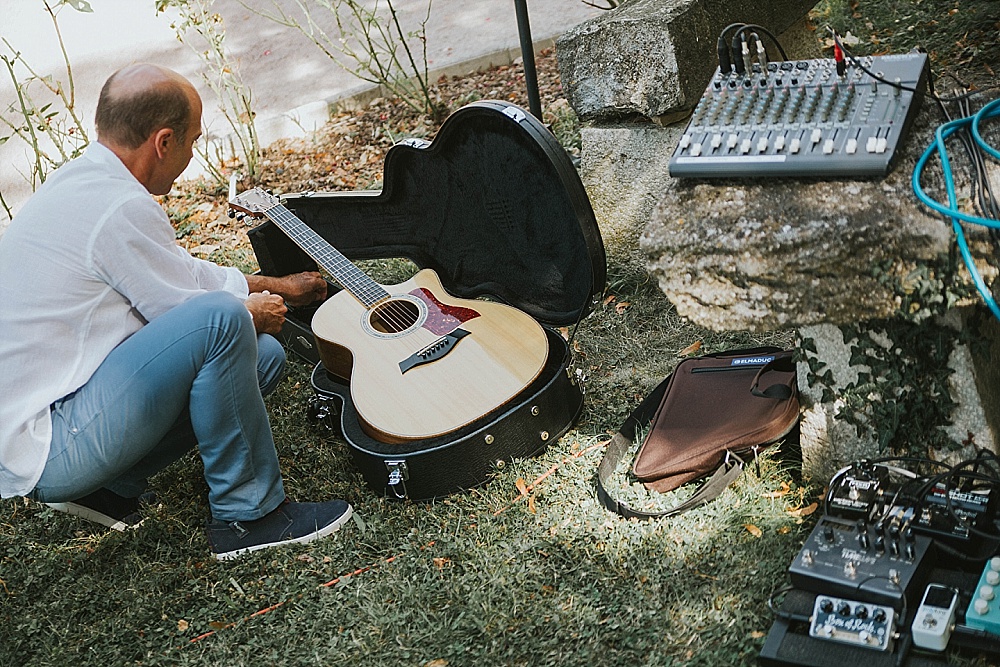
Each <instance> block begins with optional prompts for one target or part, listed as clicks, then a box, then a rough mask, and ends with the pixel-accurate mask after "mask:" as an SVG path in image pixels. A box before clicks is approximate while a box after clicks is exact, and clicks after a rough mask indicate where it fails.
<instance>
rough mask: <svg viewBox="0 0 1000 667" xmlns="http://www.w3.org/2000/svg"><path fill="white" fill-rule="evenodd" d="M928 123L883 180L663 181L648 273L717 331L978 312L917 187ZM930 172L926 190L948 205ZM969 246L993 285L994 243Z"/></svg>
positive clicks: (946, 235)
mask: <svg viewBox="0 0 1000 667" xmlns="http://www.w3.org/2000/svg"><path fill="white" fill-rule="evenodd" d="M930 115H931V112H930V111H928V110H927V109H925V110H924V111H923V112H922V113H921V114H920V116H919V117H918V121H917V122H916V123H915V126H914V129H913V132H911V135H910V137H909V139H907V140H906V141H905V142H904V145H903V147H902V149H901V152H902V156H901V157H900V158H899V164H898V166H897V167H896V168H895V169H894V170H893V171H892V172H891V173H890V174H889V175H888V176H887V177H885V178H883V179H866V180H846V179H835V180H824V181H818V180H797V179H757V180H743V181H733V180H723V181H714V182H706V181H699V180H691V179H673V178H666V179H663V180H662V181H661V182H660V184H659V186H660V187H659V190H660V196H659V204H658V206H657V207H656V208H655V210H654V211H653V213H652V217H651V221H650V222H649V224H648V225H646V227H645V231H644V233H643V235H642V238H641V240H640V249H641V251H642V253H643V254H644V256H645V259H646V262H647V267H648V268H649V270H650V271H651V272H652V273H653V275H655V276H656V278H657V279H658V280H659V283H660V286H661V287H662V288H663V291H664V292H665V293H666V294H667V296H668V297H669V298H670V300H671V301H672V302H673V303H674V304H675V305H676V306H677V311H678V313H679V314H681V315H682V316H684V317H688V318H690V319H691V320H693V321H695V322H697V323H698V324H701V325H702V326H705V327H708V328H710V329H714V330H717V331H732V330H748V331H771V330H775V329H790V328H797V327H801V326H805V325H814V324H821V323H831V324H836V325H840V324H853V323H857V322H865V321H869V320H878V319H885V318H889V317H893V316H895V315H905V316H910V315H919V314H920V313H927V314H930V313H932V312H933V311H934V308H933V306H936V305H939V304H940V302H941V301H942V300H944V299H951V301H952V302H951V303H948V304H945V305H947V306H952V305H956V304H960V303H962V302H964V303H973V302H975V301H976V300H978V299H977V298H974V295H973V294H972V290H971V288H970V284H969V282H968V280H963V279H962V278H961V277H956V274H957V270H956V269H957V267H956V266H955V265H954V261H955V258H954V255H953V254H952V249H953V245H954V243H953V232H952V229H951V225H950V224H948V222H947V221H945V220H943V219H942V218H941V217H940V216H939V215H937V214H932V213H930V212H928V211H927V210H926V209H925V208H924V207H923V206H921V205H920V204H919V202H918V201H917V199H916V197H915V196H914V194H913V190H912V188H911V185H910V178H911V175H912V170H913V165H914V164H915V163H916V159H917V156H918V155H919V153H920V152H921V151H922V150H923V149H924V147H925V146H926V145H927V143H928V142H929V141H930V140H931V136H932V133H933V127H932V123H931V120H930ZM934 173H935V170H933V169H931V170H928V171H927V177H926V178H925V179H924V184H925V187H926V188H927V189H928V190H930V191H932V192H933V191H936V192H937V193H938V194H940V195H941V196H943V189H941V188H935V177H934ZM968 238H969V239H970V241H971V247H972V251H973V253H974V255H975V256H977V257H978V258H979V259H980V260H981V261H980V271H981V273H982V274H983V275H984V276H985V277H986V279H987V280H989V281H992V279H993V278H994V277H995V276H996V275H997V263H998V262H997V259H996V258H995V256H994V255H995V253H994V247H993V244H992V242H991V240H990V237H989V234H988V233H987V231H986V230H985V229H984V228H979V229H971V230H969V231H968ZM946 281H951V282H949V283H948V284H946ZM951 283H954V284H953V285H952V284H951ZM948 286H950V287H951V290H950V291H949V290H947V289H946V287H948Z"/></svg>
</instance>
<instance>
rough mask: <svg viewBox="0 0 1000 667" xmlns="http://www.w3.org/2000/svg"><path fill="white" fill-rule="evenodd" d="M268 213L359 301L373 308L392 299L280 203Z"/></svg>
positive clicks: (298, 244) (267, 211)
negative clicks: (385, 300) (383, 301)
mask: <svg viewBox="0 0 1000 667" xmlns="http://www.w3.org/2000/svg"><path fill="white" fill-rule="evenodd" d="M264 214H265V215H266V216H267V217H268V219H270V220H271V222H273V223H274V224H276V225H278V227H280V228H281V230H282V231H283V232H285V234H287V235H288V238H290V239H292V241H294V242H295V244H296V245H297V246H299V247H300V248H302V250H304V251H305V253H306V254H307V255H309V256H310V257H312V258H313V260H315V262H316V263H317V264H319V265H320V266H321V267H323V268H324V269H326V271H327V272H328V273H329V274H330V275H331V276H333V278H334V280H336V281H337V282H338V283H340V285H341V287H343V288H344V289H346V290H347V291H349V292H350V293H351V294H353V295H354V297H355V298H356V299H357V300H358V301H360V302H361V303H363V304H365V305H366V306H367V307H369V308H371V307H372V306H374V305H375V304H377V303H379V302H380V301H382V300H384V299H387V298H389V296H390V295H389V293H388V292H387V291H385V288H383V287H382V286H381V285H379V284H378V283H377V282H375V281H374V280H372V279H371V278H369V277H368V276H367V275H366V274H365V273H364V272H363V271H362V270H361V269H359V268H358V267H356V266H355V265H354V264H353V263H352V262H351V260H349V259H347V258H346V257H344V255H343V253H341V252H340V251H339V250H337V249H336V248H334V247H333V246H332V245H330V243H329V242H328V241H327V240H326V239H324V238H323V237H322V236H320V235H319V234H317V233H316V232H315V231H313V229H311V228H310V227H309V226H308V225H307V224H306V223H304V222H302V221H301V220H299V219H298V217H296V216H295V214H294V213H292V212H291V211H289V210H288V209H287V208H285V207H284V206H282V205H281V204H276V205H275V206H272V207H271V208H269V209H267V210H266V211H264Z"/></svg>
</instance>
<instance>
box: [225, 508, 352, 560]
mask: <svg viewBox="0 0 1000 667" xmlns="http://www.w3.org/2000/svg"><path fill="white" fill-rule="evenodd" d="M353 514H354V508H353V507H351V506H350V505H348V506H347V510H346V511H345V512H344V513H343V514H341V515H340V516H339V517H337V520H336V521H334V522H332V523H329V524H327V525H325V526H323V527H322V528H320V529H319V530H317V531H315V532H312V533H309V534H308V535H303V536H302V537H295V538H292V539H290V540H281V541H279V542H267V543H265V544H255V545H253V546H252V547H244V548H242V549H234V550H233V551H224V552H222V553H217V554H214V556H215V558H216V560H232V559H234V558H238V557H239V556H242V555H243V554H248V553H250V552H251V551H260V550H261V549H270V548H271V547H280V546H284V545H286V544H306V543H308V542H312V541H313V540H318V539H319V538H321V537H326V536H327V535H329V534H331V533H335V532H337V531H338V530H340V527H341V526H343V525H344V524H345V523H347V522H348V521H349V520H350V518H351V515H353Z"/></svg>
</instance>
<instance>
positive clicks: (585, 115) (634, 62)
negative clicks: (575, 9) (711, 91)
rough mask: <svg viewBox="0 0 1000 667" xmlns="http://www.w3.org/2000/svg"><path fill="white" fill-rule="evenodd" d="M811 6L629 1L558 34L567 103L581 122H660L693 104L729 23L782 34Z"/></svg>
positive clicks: (803, 0)
mask: <svg viewBox="0 0 1000 667" xmlns="http://www.w3.org/2000/svg"><path fill="white" fill-rule="evenodd" d="M814 4H816V0H770V1H769V2H763V1H761V0H757V1H752V2H746V1H744V2H718V0H627V1H626V2H623V3H622V4H621V6H619V7H618V8H617V9H615V10H613V11H609V12H606V13H605V14H602V15H601V16H598V17H596V18H593V19H591V20H589V21H585V22H584V23H581V24H580V25H578V26H576V27H575V28H573V29H571V30H570V31H568V32H566V33H564V34H563V35H561V36H560V37H559V39H558V40H557V41H556V53H557V54H558V57H559V75H560V78H561V80H562V85H563V88H564V89H565V90H566V94H567V98H568V99H569V103H570V106H572V107H573V109H574V111H576V113H577V115H578V116H580V117H581V118H582V119H584V120H586V121H598V120H599V121H609V120H618V119H623V118H629V117H632V116H636V115H639V116H645V117H647V118H651V119H660V118H662V117H664V116H670V115H671V114H673V113H674V112H677V111H679V110H684V109H689V108H691V107H693V106H694V105H695V104H696V103H697V102H698V99H699V98H700V97H701V94H702V92H703V91H704V90H705V85H706V84H707V83H708V80H709V78H710V77H711V76H712V73H713V72H714V71H715V68H716V67H717V66H718V57H717V55H716V42H717V39H718V37H719V33H720V32H721V31H722V30H723V29H724V28H725V27H726V26H727V25H729V24H730V23H734V22H743V23H754V24H759V25H762V26H764V27H765V28H767V29H768V30H770V31H771V32H772V33H774V34H780V33H782V32H784V31H785V30H786V29H787V28H788V27H789V26H791V25H792V24H793V23H795V22H796V21H798V20H799V19H801V18H802V17H803V16H805V14H806V12H808V11H809V9H811V8H812V6H813V5H814Z"/></svg>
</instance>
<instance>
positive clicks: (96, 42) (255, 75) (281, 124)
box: [0, 0, 601, 230]
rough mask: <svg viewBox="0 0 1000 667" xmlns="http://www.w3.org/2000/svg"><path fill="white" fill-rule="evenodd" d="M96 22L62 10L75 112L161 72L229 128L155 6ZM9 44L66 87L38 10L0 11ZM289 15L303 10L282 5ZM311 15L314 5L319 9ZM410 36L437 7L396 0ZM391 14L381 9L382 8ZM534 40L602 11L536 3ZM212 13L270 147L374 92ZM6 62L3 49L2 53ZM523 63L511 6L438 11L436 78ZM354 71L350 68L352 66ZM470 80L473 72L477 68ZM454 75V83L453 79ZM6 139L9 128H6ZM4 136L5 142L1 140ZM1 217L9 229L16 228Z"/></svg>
mask: <svg viewBox="0 0 1000 667" xmlns="http://www.w3.org/2000/svg"><path fill="white" fill-rule="evenodd" d="M244 1H245V3H246V5H251V6H252V7H254V9H257V10H259V11H273V10H274V7H275V5H274V4H272V0H244ZM90 2H91V5H92V7H93V9H94V12H93V13H90V14H83V13H79V12H76V11H74V10H73V9H71V8H70V7H63V8H62V9H61V13H60V14H59V26H60V29H61V31H62V34H63V37H64V39H65V42H66V49H67V51H68V53H69V57H70V61H71V63H72V65H73V73H74V79H75V82H76V100H77V105H78V107H79V109H80V111H81V113H82V116H83V118H85V119H86V122H87V126H88V128H90V127H92V119H93V110H94V105H95V104H96V98H97V93H98V92H99V90H100V87H101V85H102V84H103V82H104V80H105V79H106V78H107V76H108V75H109V74H110V73H111V72H112V71H114V70H116V69H118V68H119V67H121V66H123V65H127V64H129V63H133V62H143V61H145V62H156V63H159V64H162V65H166V66H167V67H171V68H173V69H175V70H177V71H178V72H180V73H182V74H184V75H185V76H187V77H188V78H189V79H191V80H192V81H194V82H195V83H196V84H197V85H198V86H199V89H200V91H201V93H202V97H203V98H204V99H205V101H206V104H205V124H206V126H207V128H208V130H209V131H210V132H215V133H220V132H224V131H225V127H226V126H225V120H224V118H223V117H222V116H221V114H220V112H219V111H218V110H217V108H216V104H215V103H214V102H213V100H214V96H212V94H211V93H210V92H209V91H208V90H207V88H206V87H205V86H204V85H203V84H202V83H201V81H200V77H199V73H200V72H201V70H202V61H201V60H200V59H199V58H198V56H197V55H196V54H195V53H194V52H193V51H192V50H191V49H190V48H189V47H187V46H185V45H184V44H181V43H180V42H179V41H178V40H177V38H176V36H175V33H174V30H173V29H172V28H171V25H170V24H171V22H172V20H174V18H175V17H176V15H175V14H172V13H168V14H165V15H160V16H157V15H156V13H155V10H154V3H153V2H152V0H144V1H142V2H138V1H136V0H90ZM0 3H2V5H3V7H2V10H0V14H2V19H0V37H4V38H6V39H7V40H8V41H9V42H10V43H11V45H12V46H13V47H14V48H16V49H18V50H20V51H21V52H22V54H23V55H24V57H25V59H26V61H27V62H28V63H29V64H30V65H31V66H32V67H33V68H35V69H36V70H38V71H39V72H41V73H52V74H55V75H56V76H57V78H65V73H64V72H63V71H61V70H60V67H61V63H62V61H61V56H60V54H59V50H58V47H57V42H56V40H55V33H54V31H53V27H52V22H51V20H50V19H49V17H48V15H47V14H46V13H45V12H44V9H43V8H42V2H41V0H0ZM279 4H280V6H282V7H285V8H286V10H287V11H290V12H291V11H294V10H295V9H296V8H297V7H298V3H297V2H296V0H280V2H279ZM311 4H316V2H315V0H313V2H312V3H311ZM393 4H394V6H395V7H396V8H397V10H398V13H399V16H400V19H401V23H402V25H403V28H404V30H408V31H409V30H416V29H417V28H418V27H419V26H420V23H421V21H423V20H424V18H425V17H426V15H427V13H428V0H395V2H394V3H393ZM380 5H381V6H384V2H381V3H380ZM527 5H528V15H529V19H530V27H531V34H532V38H533V39H534V41H536V42H539V41H541V40H545V39H551V38H553V37H555V36H557V35H559V34H561V33H562V32H564V31H565V30H567V29H569V28H570V27H572V26H574V25H576V24H578V23H580V22H582V21H584V20H585V19H587V18H590V17H592V16H595V15H597V14H599V13H600V11H601V10H598V9H595V8H593V7H590V6H588V5H586V4H584V2H583V1H582V0H528V1H527ZM213 7H214V9H215V11H217V12H218V13H219V14H220V15H221V16H222V18H223V21H224V24H225V27H226V45H227V50H228V51H229V53H230V55H231V57H232V58H234V59H235V61H236V62H237V63H238V65H239V69H240V73H241V75H242V77H243V79H244V81H245V82H246V83H247V84H248V85H249V87H250V88H251V90H252V91H253V98H254V103H253V106H254V108H255V110H256V112H257V117H258V129H259V131H260V132H261V136H262V140H263V141H265V142H269V141H272V140H274V139H276V138H279V137H282V136H293V135H295V134H297V133H300V132H301V131H302V130H303V128H305V129H312V127H315V126H316V125H317V124H319V123H321V122H322V120H323V119H324V118H325V116H326V109H327V103H328V102H329V101H331V100H334V99H337V98H339V97H343V96H345V95H349V94H351V93H353V92H358V91H359V90H361V89H363V88H365V87H368V86H370V84H366V83H364V82H363V81H361V80H359V79H357V78H356V77H354V76H353V75H351V74H349V73H348V72H346V71H345V70H344V69H343V68H342V67H341V66H338V65H337V64H336V63H334V62H332V61H331V60H330V59H329V58H328V57H327V56H326V55H324V54H323V53H322V52H321V51H320V50H319V49H317V48H316V46H315V45H313V44H312V43H311V42H310V41H309V40H308V39H307V38H306V37H305V36H304V35H303V34H302V33H301V32H299V31H297V30H294V29H291V28H286V27H283V26H280V25H278V24H277V23H275V22H273V21H270V20H268V19H266V18H263V17H262V16H260V15H259V14H257V13H255V12H254V11H251V10H249V9H247V8H246V6H245V5H244V3H241V2H240V1H239V0H215V4H214V6H213ZM314 16H316V17H317V18H319V19H321V21H320V25H321V27H322V28H324V29H326V30H327V31H328V34H330V35H332V36H336V34H337V33H336V27H335V23H334V21H333V16H332V15H331V14H330V13H329V12H327V11H326V10H315V12H314ZM0 52H6V47H5V46H3V45H2V43H0ZM519 55H520V47H519V36H518V27H517V22H516V14H515V6H514V3H513V1H512V0H503V1H498V0H431V4H430V18H429V20H428V21H427V60H428V65H429V67H430V69H431V70H432V71H437V70H444V69H450V68H455V67H458V66H460V65H461V64H463V63H476V64H478V65H481V64H482V63H483V62H484V60H486V59H487V57H489V59H490V60H492V61H493V62H494V63H496V64H501V63H508V62H511V60H512V59H514V58H516V57H518V56H519ZM345 62H349V61H346V59H345ZM468 69H472V67H469V68H468ZM453 73H454V72H453ZM13 99H14V88H13V86H12V84H11V82H10V80H9V79H8V78H7V77H6V72H5V71H2V68H0V110H2V109H4V108H6V107H7V104H8V103H10V102H11V101H12V100H13ZM0 129H2V128H0ZM3 134H6V132H2V131H0V136H2V135H3ZM17 143H18V142H15V141H9V142H7V144H5V145H3V146H0V192H3V195H4V198H5V199H6V200H7V202H8V204H12V205H13V207H14V209H15V212H16V210H17V208H18V206H19V205H20V203H22V202H23V200H24V198H25V197H26V196H27V195H29V194H30V189H29V188H28V187H27V185H26V183H25V182H24V179H23V177H22V176H21V175H19V173H18V170H20V171H21V172H25V171H26V169H27V164H28V163H27V162H26V157H25V156H24V154H23V148H22V147H20V146H18V145H17ZM7 222H8V221H7V219H6V214H5V213H3V211H2V210H0V230H2V228H3V227H4V226H5V224H6V223H7Z"/></svg>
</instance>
